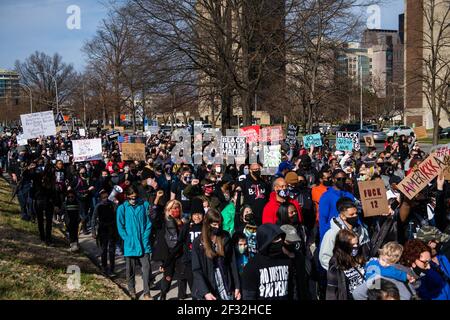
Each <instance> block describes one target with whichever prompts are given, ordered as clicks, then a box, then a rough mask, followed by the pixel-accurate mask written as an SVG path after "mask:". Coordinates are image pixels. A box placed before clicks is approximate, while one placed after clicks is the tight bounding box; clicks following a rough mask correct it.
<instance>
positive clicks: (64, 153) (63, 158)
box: [56, 150, 70, 163]
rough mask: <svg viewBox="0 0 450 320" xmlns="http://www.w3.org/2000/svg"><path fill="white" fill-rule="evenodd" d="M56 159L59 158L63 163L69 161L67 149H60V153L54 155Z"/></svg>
mask: <svg viewBox="0 0 450 320" xmlns="http://www.w3.org/2000/svg"><path fill="white" fill-rule="evenodd" d="M56 160H61V161H62V162H63V163H70V156H69V155H68V154H67V151H64V150H63V151H61V153H59V154H57V155H56Z"/></svg>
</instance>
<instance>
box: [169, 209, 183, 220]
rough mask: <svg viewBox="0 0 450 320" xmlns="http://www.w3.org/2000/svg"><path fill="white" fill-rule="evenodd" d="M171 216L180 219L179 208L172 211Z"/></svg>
mask: <svg viewBox="0 0 450 320" xmlns="http://www.w3.org/2000/svg"><path fill="white" fill-rule="evenodd" d="M170 215H171V216H172V217H174V218H175V219H178V218H180V215H181V213H180V209H179V208H176V209H172V210H170Z"/></svg>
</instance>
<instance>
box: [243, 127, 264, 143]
mask: <svg viewBox="0 0 450 320" xmlns="http://www.w3.org/2000/svg"><path fill="white" fill-rule="evenodd" d="M260 129H261V127H260V126H250V127H244V128H241V129H240V131H239V136H241V137H245V138H246V141H247V142H248V143H256V142H258V141H259V131H260Z"/></svg>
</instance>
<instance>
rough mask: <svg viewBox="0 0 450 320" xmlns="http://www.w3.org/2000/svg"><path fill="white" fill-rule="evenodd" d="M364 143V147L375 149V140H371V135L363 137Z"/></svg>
mask: <svg viewBox="0 0 450 320" xmlns="http://www.w3.org/2000/svg"><path fill="white" fill-rule="evenodd" d="M364 142H365V143H366V147H375V139H374V138H373V134H369V135H366V136H364Z"/></svg>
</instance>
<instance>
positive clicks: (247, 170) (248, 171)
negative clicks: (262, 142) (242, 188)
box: [244, 168, 250, 176]
mask: <svg viewBox="0 0 450 320" xmlns="http://www.w3.org/2000/svg"><path fill="white" fill-rule="evenodd" d="M249 173H250V170H249V169H248V168H244V174H245V175H246V176H247V175H248V174H249Z"/></svg>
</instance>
